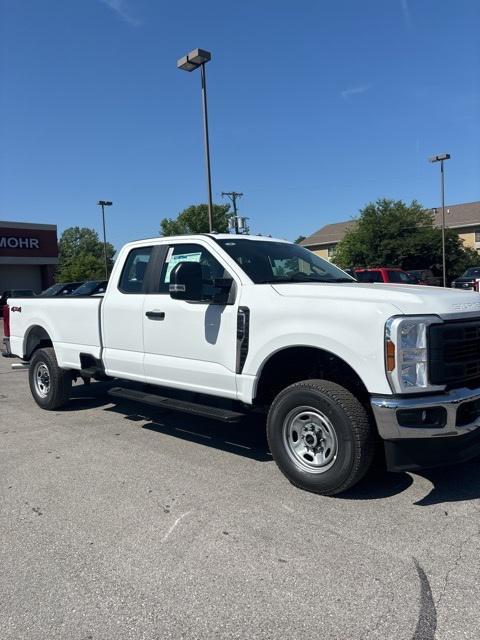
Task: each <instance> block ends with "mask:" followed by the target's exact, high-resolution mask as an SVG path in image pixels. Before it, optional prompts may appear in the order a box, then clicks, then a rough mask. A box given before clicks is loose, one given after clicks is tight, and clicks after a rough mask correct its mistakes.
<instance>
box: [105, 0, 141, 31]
mask: <svg viewBox="0 0 480 640" xmlns="http://www.w3.org/2000/svg"><path fill="white" fill-rule="evenodd" d="M100 2H102V3H103V4H105V5H107V7H108V8H109V9H111V10H112V11H113V12H115V13H116V14H117V16H118V17H119V18H121V19H122V20H123V21H124V22H127V23H128V24H129V25H131V26H132V27H139V26H140V24H141V22H140V20H138V19H137V18H135V16H133V15H132V14H131V12H130V8H129V6H128V3H127V1H126V0H100Z"/></svg>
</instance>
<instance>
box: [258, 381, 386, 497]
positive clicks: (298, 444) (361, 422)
mask: <svg viewBox="0 0 480 640" xmlns="http://www.w3.org/2000/svg"><path fill="white" fill-rule="evenodd" d="M267 436H268V443H269V445H270V451H271V453H272V456H273V459H274V460H275V462H276V463H277V465H278V466H279V468H280V470H281V471H282V472H283V474H284V475H285V476H286V477H287V478H288V479H289V480H290V482H291V483H292V484H294V485H295V486H297V487H300V488H301V489H305V490H307V491H313V492H314V493H319V494H322V495H336V494H338V493H342V492H343V491H346V490H347V489H349V488H350V487H352V486H353V485H354V484H356V483H357V482H358V481H359V480H360V479H361V478H362V477H363V476H364V475H365V473H366V472H367V470H368V468H369V467H370V464H371V462H372V458H373V453H374V437H373V429H372V427H371V423H370V419H369V416H368V414H367V411H366V410H365V408H364V407H363V405H362V404H361V403H360V402H359V400H358V399H357V398H356V397H355V396H354V395H353V394H351V393H350V392H349V391H347V389H345V388H344V387H341V386H340V385H338V384H336V383H334V382H330V381H328V380H303V381H302V382H297V383H296V384H292V385H291V386H289V387H287V388H286V389H284V390H283V391H282V392H281V393H279V394H278V396H277V397H276V398H275V400H274V401H273V403H272V406H271V407H270V411H269V414H268V420H267Z"/></svg>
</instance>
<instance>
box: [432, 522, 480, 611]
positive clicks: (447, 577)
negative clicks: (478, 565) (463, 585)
mask: <svg viewBox="0 0 480 640" xmlns="http://www.w3.org/2000/svg"><path fill="white" fill-rule="evenodd" d="M478 535H480V530H479V531H476V532H475V533H472V534H470V535H469V536H467V537H466V538H465V539H464V540H462V542H461V544H460V548H459V550H458V553H457V555H456V556H455V560H454V561H453V564H452V566H451V567H450V569H449V570H448V571H447V573H446V574H445V578H444V581H443V587H442V590H441V592H440V595H439V596H438V599H437V602H436V606H437V608H438V607H439V606H440V604H441V602H442V600H443V598H444V597H445V594H446V592H447V587H448V584H449V582H450V576H451V575H452V573H453V572H454V571H455V570H456V569H457V567H458V565H459V564H460V562H461V560H462V558H463V552H464V549H465V547H466V546H467V544H468V543H469V542H470V541H471V540H473V539H474V538H476V537H477V536H478Z"/></svg>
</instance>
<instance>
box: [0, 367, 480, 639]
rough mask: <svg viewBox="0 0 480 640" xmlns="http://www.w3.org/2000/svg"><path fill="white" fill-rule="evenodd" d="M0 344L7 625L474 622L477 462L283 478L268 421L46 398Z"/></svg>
mask: <svg viewBox="0 0 480 640" xmlns="http://www.w3.org/2000/svg"><path fill="white" fill-rule="evenodd" d="M11 363H12V361H11V360H8V359H4V358H0V469H1V475H0V482H1V489H0V491H1V494H0V495H1V511H0V540H1V545H0V558H1V559H0V629H1V632H0V635H1V637H2V638H3V640H10V639H11V640H20V639H29V640H30V639H32V640H33V639H39V640H40V639H41V640H45V639H46V638H48V639H49V640H52V639H54V638H55V639H56V638H61V639H68V640H87V639H88V640H97V639H105V640H123V639H126V638H135V639H141V638H142V639H143V638H145V639H149V640H150V639H152V640H153V639H159V640H160V639H162V640H163V639H166V638H189V639H195V638H221V639H223V638H246V639H247V638H248V639H249V640H252V639H255V638H282V639H284V638H289V639H303V638H308V639H317V638H319V639H320V638H321V639H333V638H335V639H337V638H338V639H342V640H343V639H355V640H356V639H367V638H368V639H382V640H385V639H390V638H392V639H395V640H401V639H406V640H413V639H415V640H420V639H426V640H429V639H433V638H436V639H437V640H446V639H447V638H448V639H450V638H451V639H452V640H453V639H455V640H457V639H460V638H462V639H463V638H471V639H474V638H475V639H476V638H478V637H479V628H480V624H479V617H480V615H479V608H478V602H479V600H480V554H479V550H480V545H479V540H480V524H479V516H480V500H479V497H480V464H479V462H471V463H469V464H466V465H463V466H461V467H454V468H450V469H442V470H435V471H428V472H424V473H422V474H386V473H385V472H383V471H382V470H381V469H380V468H377V469H376V470H375V471H374V472H373V473H371V474H370V475H369V477H368V478H367V479H366V480H365V481H363V482H362V484H361V485H360V486H359V487H357V488H356V489H355V490H352V491H351V492H350V493H349V494H348V495H346V496H344V497H342V498H323V497H319V496H316V495H312V494H308V493H304V492H302V491H299V490H298V489H295V488H294V487H292V486H291V485H290V484H289V483H288V482H287V481H286V480H285V479H284V477H283V476H282V475H281V474H280V472H279V471H278V470H277V468H276V466H275V464H274V463H273V462H272V460H271V457H270V455H269V452H268V448H267V445H266V441H265V437H264V433H263V430H262V425H261V423H259V422H258V421H251V420H245V421H244V422H243V423H241V424H239V425H224V424H220V423H214V422H210V421H208V420H204V419H200V418H196V417H190V416H186V415H182V414H173V413H159V412H158V411H156V410H154V409H150V408H145V407H142V406H139V405H133V404H129V403H123V402H122V403H118V404H114V403H112V402H111V401H110V399H109V398H108V397H107V396H106V394H105V391H106V389H107V387H108V384H107V383H101V384H92V385H90V386H89V387H88V386H83V385H79V386H77V387H75V389H74V393H73V398H72V400H71V403H70V406H69V407H68V408H67V410H64V411H58V412H53V413H49V412H45V411H41V410H40V409H39V408H37V406H36V405H35V404H34V403H33V400H32V399H31V397H30V393H29V390H28V385H27V373H26V372H25V371H21V372H12V371H11V370H10V365H11Z"/></svg>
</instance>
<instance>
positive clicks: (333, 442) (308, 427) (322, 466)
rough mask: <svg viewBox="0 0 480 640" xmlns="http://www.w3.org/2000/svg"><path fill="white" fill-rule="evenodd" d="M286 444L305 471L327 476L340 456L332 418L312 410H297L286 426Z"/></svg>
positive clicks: (307, 408) (284, 439) (284, 427)
mask: <svg viewBox="0 0 480 640" xmlns="http://www.w3.org/2000/svg"><path fill="white" fill-rule="evenodd" d="M283 442H284V445H285V448H286V450H287V453H288V455H289V456H290V458H291V459H292V460H293V462H295V463H296V464H297V465H298V466H300V467H301V468H302V469H303V470H304V471H308V472H309V473H325V471H328V470H329V469H330V468H331V467H332V466H333V465H334V464H335V460H336V459H337V454H338V439H337V434H336V432H335V428H334V426H333V424H332V422H331V421H330V419H329V418H328V417H327V416H326V415H325V414H324V413H323V412H322V411H319V410H318V409H314V408H313V407H296V408H295V409H293V410H292V411H290V413H289V414H288V415H287V417H286V418H285V420H284V423H283Z"/></svg>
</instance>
